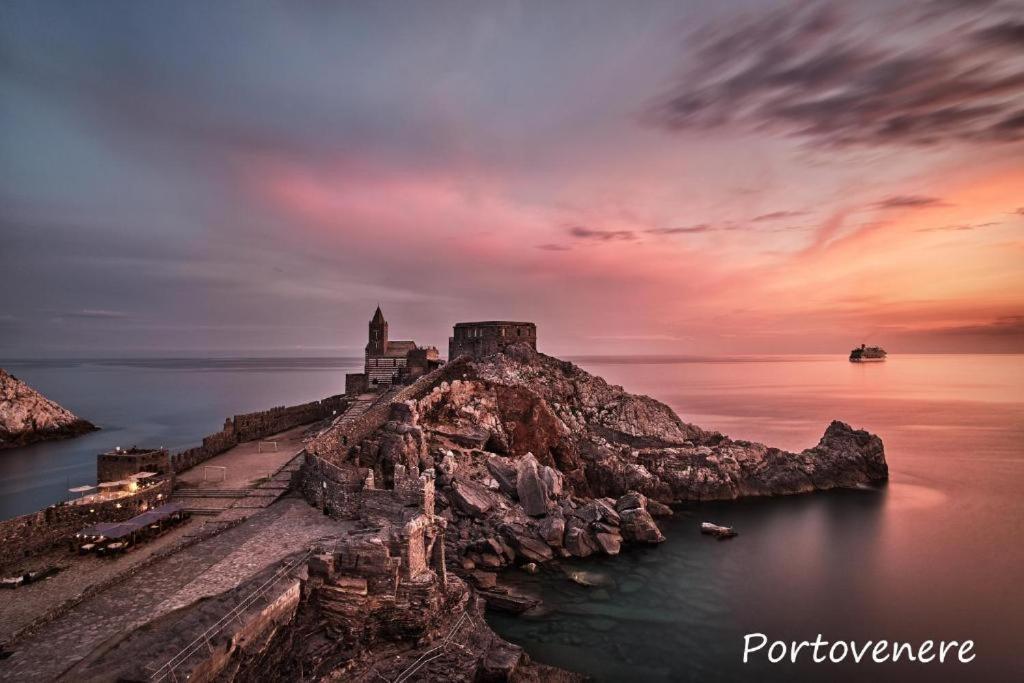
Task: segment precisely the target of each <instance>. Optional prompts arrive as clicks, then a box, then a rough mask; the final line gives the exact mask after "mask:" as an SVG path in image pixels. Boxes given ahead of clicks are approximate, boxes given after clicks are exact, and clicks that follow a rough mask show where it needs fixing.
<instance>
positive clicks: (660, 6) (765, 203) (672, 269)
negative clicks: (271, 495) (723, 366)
mask: <svg viewBox="0 0 1024 683" xmlns="http://www.w3.org/2000/svg"><path fill="white" fill-rule="evenodd" d="M378 302H379V303H380V305H381V307H382V308H383V310H384V313H385V314H386V316H387V318H388V320H389V322H390V328H391V333H392V335H393V336H394V337H397V338H412V339H415V340H417V341H418V342H420V343H430V344H435V345H437V346H438V347H440V348H442V349H446V345H447V336H448V334H449V333H450V331H451V325H452V323H454V322H456V321H459V320H474V319H513V320H518V319H521V320H532V321H535V322H536V323H537V324H538V326H539V335H540V347H541V348H542V350H545V351H549V352H552V353H556V354H569V355H571V354H573V353H577V354H585V353H601V354H604V353H656V354H718V353H723V354H724V353H791V352H792V353H820V352H830V353H831V352H835V353H843V352H846V351H848V350H849V348H850V347H852V346H853V345H855V344H859V343H861V342H867V343H869V344H871V343H877V344H881V345H883V346H885V347H886V348H887V349H889V350H890V352H932V351H935V352H946V351H974V352H1008V351H1013V352H1024V5H1022V4H1021V3H1020V2H1019V1H1013V2H1006V1H1002V2H1001V1H1000V0H993V1H991V2H984V1H974V2H964V3H960V2H954V1H953V0H919V1H917V2H899V3H895V2H890V1H888V0H879V1H863V2H845V3H834V4H829V3H823V2H803V3H795V4H792V3H768V2H734V1H731V0H730V1H723V2H706V1H705V2H698V1H696V0H694V1H690V2H685V1H682V0H676V1H675V2H664V3H662V2H639V3H631V2H618V1H614V2H612V1H610V2H596V1H592V0H586V1H582V0H581V1H579V2H539V1H538V2H505V3H490V2H486V3H480V2H469V1H467V2H454V3H453V2H338V3H326V2H309V3H303V2H281V3H256V2H238V3H231V2H185V3H177V2H174V3H157V2H136V1H132V2H125V3H117V2H108V1H105V2H66V3H50V2H40V1H38V0H16V1H13V2H5V3H3V5H2V7H0V356H36V355H81V356H89V355H96V354H109V353H132V354H134V353H140V354H141V353H176V352H187V353H201V352H216V353H239V354H247V353H281V354H317V355H332V354H342V355H352V354H357V353H360V352H361V350H362V345H363V344H364V343H365V338H366V323H367V321H368V320H369V318H370V316H371V314H372V313H373V309H374V307H375V306H376V305H377V304H378Z"/></svg>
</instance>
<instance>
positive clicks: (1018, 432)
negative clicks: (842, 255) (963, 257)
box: [489, 356, 1024, 681]
mask: <svg viewBox="0 0 1024 683" xmlns="http://www.w3.org/2000/svg"><path fill="white" fill-rule="evenodd" d="M578 362H580V364H581V365H583V366H584V367H585V368H586V369H588V370H591V371H592V372H596V373H597V374H600V375H602V376H604V377H605V378H607V379H608V380H609V381H610V382H613V383H616V384H622V385H623V386H625V387H626V388H627V389H629V390H631V391H635V392H639V393H646V394H649V395H652V396H654V397H655V398H659V399H661V400H663V401H666V402H667V403H669V404H670V405H671V406H672V407H673V408H675V409H676V410H677V411H678V412H679V413H680V415H682V416H683V418H684V419H686V420H688V421H692V422H696V423H698V424H701V425H702V426H706V427H710V428H714V429H718V430H720V431H722V432H725V433H728V434H730V435H732V436H734V437H737V438H747V439H752V440H757V441H764V442H767V443H772V444H775V445H779V446H783V447H785V448H789V449H801V448H806V447H808V446H811V445H813V444H814V443H816V442H817V440H818V439H819V438H820V436H821V433H822V431H823V430H824V428H825V426H826V425H827V424H828V421H829V420H831V419H833V418H839V419H842V420H844V421H847V422H850V423H852V424H853V425H854V426H857V427H864V428H868V429H870V430H872V431H875V432H877V433H878V434H880V435H881V436H882V438H883V439H884V440H885V444H886V453H887V458H888V461H889V465H890V470H891V482H890V484H889V485H888V486H886V487H883V488H881V489H877V490H857V491H836V492H828V493H821V494H813V495H808V496H795V497H789V498H778V499H771V500H753V501H741V502H735V503H712V504H702V505H689V506H685V507H683V508H681V509H680V510H679V511H678V512H677V515H676V517H675V518H673V519H672V520H671V521H668V522H666V523H665V524H664V525H663V529H664V531H665V534H666V536H667V537H668V541H666V542H665V543H664V544H662V545H660V546H658V547H655V548H642V549H630V550H629V551H627V552H626V553H624V554H623V555H622V556H620V557H617V558H602V559H596V560H593V561H590V560H587V561H582V562H575V563H572V565H571V566H573V567H576V568H585V569H586V570H588V571H595V572H600V573H601V574H604V575H605V576H606V578H607V585H602V587H600V588H585V587H582V586H579V585H576V584H575V583H572V582H570V581H568V580H567V579H565V578H564V577H563V576H561V575H559V574H551V573H546V574H543V575H538V576H529V575H527V574H525V573H522V572H518V571H513V572H510V573H509V574H508V579H509V580H510V581H512V582H515V583H517V584H521V585H522V587H523V588H524V589H526V590H530V591H534V592H536V593H539V594H540V595H541V596H542V597H543V598H544V601H545V607H544V608H543V609H542V610H541V611H540V612H539V613H537V614H536V615H531V616H529V617H524V618H516V617H509V616H504V615H498V614H494V615H490V616H489V621H490V622H491V623H492V625H493V626H494V627H495V629H496V630H497V631H498V632H499V633H501V634H502V635H503V636H505V637H507V638H509V639H510V640H512V641H514V642H517V643H519V644H521V645H523V646H524V647H525V648H526V649H527V651H528V652H530V653H531V654H532V655H533V656H534V657H535V658H537V659H539V660H540V661H544V662H548V663H551V664H556V665H561V666H565V667H568V668H572V669H575V670H579V671H585V672H587V673H589V674H590V675H592V676H594V677H595V678H596V679H598V680H601V681H623V680H628V681H640V680H664V681H669V680H672V681H678V680H683V681H686V680H689V681H718V680H723V681H725V680H736V679H737V678H738V677H744V678H745V679H747V680H773V681H788V680H825V679H831V680H851V681H860V680H880V681H886V680H893V681H897V680H899V681H906V680H912V681H933V680H1006V681H1020V680H1024V659H1022V657H1021V655H1020V654H1019V653H1020V648H1019V643H1018V642H1017V641H1018V638H1019V634H1020V633H1022V632H1024V587H1022V586H1021V584H1020V581H1019V578H1020V575H1021V574H1020V572H1021V568H1022V567H1024V550H1022V548H1024V543H1022V542H1024V529H1022V520H1024V503H1022V502H1021V498H1020V491H1021V490H1022V488H1024V451H1022V447H1021V444H1022V443H1024V440H1022V437H1024V392H1022V389H1024V363H1022V358H1021V357H1020V356H908V357H892V358H891V359H890V361H888V362H886V363H879V364H873V365H867V366H865V365H857V364H851V363H849V362H847V361H846V360H845V359H844V358H830V357H821V356H815V357H805V358H801V357H785V358H769V359H757V358H753V357H746V358H743V359H739V362H729V360H728V359H724V360H723V359H715V361H714V362H708V361H706V360H703V359H693V358H686V359H654V360H653V361H652V360H651V359H645V360H644V361H643V362H636V361H630V362H622V361H620V360H617V359H613V360H608V359H578ZM701 521H714V522H717V523H720V524H726V525H730V526H734V527H735V528H736V529H737V530H738V531H739V532H740V536H739V537H737V538H735V539H732V540H729V541H721V542H720V541H716V540H713V539H711V538H709V537H706V536H702V535H700V534H699V532H698V531H697V525H698V524H699V522H701ZM754 632H761V633H765V634H766V635H768V637H769V638H770V639H773V640H775V639H780V640H797V641H803V640H814V638H815V637H816V635H817V634H818V633H821V634H823V637H824V638H825V639H829V640H838V639H847V640H849V639H857V640H860V641H867V640H879V639H883V638H884V639H888V640H897V639H899V640H906V641H910V642H920V641H923V640H927V639H934V640H941V639H946V640H963V639H973V640H974V641H975V642H976V650H977V653H978V657H977V659H976V660H975V661H974V662H972V663H971V664H969V665H962V664H947V665H943V666H942V667H939V668H936V667H934V666H931V665H929V666H922V665H920V664H910V665H903V664H900V665H895V666H894V665H891V664H890V665H859V666H855V665H846V666H844V667H837V666H834V665H823V664H818V665H814V664H803V665H799V664H798V665H792V664H785V665H783V664H778V665H766V664H764V663H763V662H761V663H753V662H752V663H750V664H747V665H744V664H742V647H743V635H744V634H746V633H754Z"/></svg>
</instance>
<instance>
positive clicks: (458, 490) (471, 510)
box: [451, 481, 494, 517]
mask: <svg viewBox="0 0 1024 683" xmlns="http://www.w3.org/2000/svg"><path fill="white" fill-rule="evenodd" d="M451 498H452V502H454V503H455V505H456V506H457V507H458V508H459V509H460V510H461V511H462V512H464V513H465V514H467V515H469V516H470V517H481V516H483V515H484V514H486V513H487V511H488V510H490V509H491V508H492V507H493V506H494V501H493V500H492V499H491V495H490V494H489V493H488V492H487V489H485V488H484V487H483V486H481V485H480V484H477V483H476V482H472V481H456V482H454V483H453V484H452V486H451Z"/></svg>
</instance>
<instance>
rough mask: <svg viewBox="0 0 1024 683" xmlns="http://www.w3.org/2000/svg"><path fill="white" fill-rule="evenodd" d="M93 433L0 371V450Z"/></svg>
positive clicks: (92, 428) (84, 423) (91, 427)
mask: <svg viewBox="0 0 1024 683" xmlns="http://www.w3.org/2000/svg"><path fill="white" fill-rule="evenodd" d="M96 429H97V427H96V426H94V425H93V424H92V423H90V422H87V421H86V420H83V419H81V418H80V417H78V416H76V415H75V414H74V413H72V412H70V411H69V410H66V409H64V408H62V407H60V406H59V405H57V404H56V403H54V402H53V401H51V400H50V399H48V398H46V397H45V396H43V395H42V394H40V393H39V392H38V391H36V390H35V389H33V388H32V387H30V386H28V385H27V384H25V383H24V382H22V381H21V380H20V379H18V378H17V377H15V376H14V375H11V374H10V373H8V372H7V371H6V370H3V369H2V368H0V449H2V448H15V447H17V446H26V445H28V444H30V443H35V442H36V441H45V440H49V439H68V438H71V437H74V436H79V435H81V434H85V433H87V432H91V431H95V430H96Z"/></svg>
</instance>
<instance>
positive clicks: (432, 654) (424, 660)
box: [374, 610, 469, 683]
mask: <svg viewBox="0 0 1024 683" xmlns="http://www.w3.org/2000/svg"><path fill="white" fill-rule="evenodd" d="M468 617H469V612H468V611H467V610H462V615H461V616H460V617H459V620H458V621H457V622H455V626H453V627H452V630H451V631H449V632H448V635H446V636H445V637H444V639H443V640H442V641H441V642H440V643H438V644H437V645H435V646H434V647H432V648H430V649H429V650H427V651H426V652H424V653H423V654H421V655H420V656H419V657H418V658H417V659H416V661H414V662H413V663H412V664H410V665H409V666H408V667H406V668H405V670H403V671H402V673H400V674H398V676H396V677H395V678H394V680H392V681H391V683H405V681H408V680H409V679H410V678H411V677H412V676H413V675H414V674H415V673H416V672H417V671H419V670H420V669H421V668H423V667H424V666H425V665H426V664H429V663H430V662H432V661H434V660H435V659H437V658H438V657H440V656H441V655H443V654H444V650H445V649H447V647H448V645H449V644H450V643H451V640H452V638H453V637H454V636H455V632H456V631H458V630H459V629H460V628H462V624H463V623H465V621H466V619H467V618H468ZM374 673H377V672H376V671H375V672H374ZM377 675H378V676H380V674H377ZM380 677H381V678H383V676H380Z"/></svg>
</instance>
